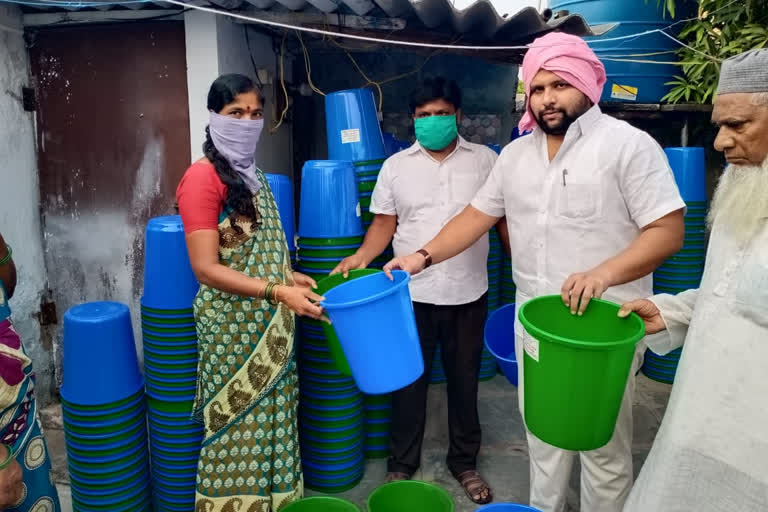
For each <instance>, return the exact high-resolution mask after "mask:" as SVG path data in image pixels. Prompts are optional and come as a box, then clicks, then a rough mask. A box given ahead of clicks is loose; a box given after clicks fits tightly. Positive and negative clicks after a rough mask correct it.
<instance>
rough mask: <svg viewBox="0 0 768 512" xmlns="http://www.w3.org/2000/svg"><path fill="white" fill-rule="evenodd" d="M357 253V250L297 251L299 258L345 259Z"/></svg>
mask: <svg viewBox="0 0 768 512" xmlns="http://www.w3.org/2000/svg"><path fill="white" fill-rule="evenodd" d="M355 252H357V249H299V259H301V258H346V257H347V256H352V255H353V254H355Z"/></svg>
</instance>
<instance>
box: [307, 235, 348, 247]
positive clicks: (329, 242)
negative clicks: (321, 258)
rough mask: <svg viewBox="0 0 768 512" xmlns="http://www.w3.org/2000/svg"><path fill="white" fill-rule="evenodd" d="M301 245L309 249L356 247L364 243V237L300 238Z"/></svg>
mask: <svg viewBox="0 0 768 512" xmlns="http://www.w3.org/2000/svg"><path fill="white" fill-rule="evenodd" d="M299 241H300V245H303V246H307V247H310V246H311V247H326V246H339V245H342V246H343V245H356V244H362V243H363V237H362V236H352V237H347V238H300V239H299Z"/></svg>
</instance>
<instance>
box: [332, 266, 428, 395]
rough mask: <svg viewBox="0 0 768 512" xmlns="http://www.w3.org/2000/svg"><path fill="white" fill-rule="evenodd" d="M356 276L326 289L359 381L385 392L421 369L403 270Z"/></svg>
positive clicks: (416, 375) (373, 392)
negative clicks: (390, 277)
mask: <svg viewBox="0 0 768 512" xmlns="http://www.w3.org/2000/svg"><path fill="white" fill-rule="evenodd" d="M393 277H394V281H390V280H389V278H387V276H386V275H384V274H383V273H376V274H370V275H367V276H362V277H358V278H357V279H353V280H350V281H348V282H346V283H344V284H341V285H339V286H336V287H335V288H332V289H331V290H328V291H327V292H326V293H325V302H324V303H323V307H324V308H325V309H326V311H327V312H328V314H329V315H330V319H331V322H332V323H333V325H334V328H335V330H336V334H337V335H338V338H339V342H340V343H341V348H342V349H343V350H344V355H345V356H346V358H347V361H348V362H349V366H350V369H351V370H352V376H353V377H354V379H355V382H356V383H357V385H358V387H359V388H360V389H361V390H362V391H363V392H364V393H368V394H371V395H376V394H383V393H390V392H392V391H395V390H398V389H401V388H403V387H405V386H407V385H409V384H411V383H412V382H414V381H416V379H418V378H419V377H420V376H421V375H422V373H424V360H423V357H422V354H421V345H420V343H419V334H418V331H417V329H416V318H415V315H414V312H413V303H412V302H411V295H410V292H409V290H408V282H409V281H410V276H409V275H408V273H407V272H403V271H400V270H396V271H394V272H393Z"/></svg>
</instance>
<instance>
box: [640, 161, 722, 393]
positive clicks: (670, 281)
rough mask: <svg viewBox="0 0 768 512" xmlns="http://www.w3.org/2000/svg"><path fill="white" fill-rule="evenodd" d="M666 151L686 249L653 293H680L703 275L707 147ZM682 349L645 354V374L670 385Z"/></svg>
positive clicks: (664, 269) (661, 274)
mask: <svg viewBox="0 0 768 512" xmlns="http://www.w3.org/2000/svg"><path fill="white" fill-rule="evenodd" d="M664 152H665V153H666V154H667V158H668V159H669V165H670V166H671V167H672V171H673V173H674V175H675V181H676V182H677V187H678V188H679V190H680V195H681V196H682V198H683V200H684V201H685V204H686V206H687V211H686V214H685V240H684V241H683V248H682V249H681V250H680V252H678V253H677V254H675V255H674V256H672V257H670V258H669V259H668V260H667V261H665V262H664V263H663V264H662V265H661V266H660V267H659V268H658V269H656V271H655V272H654V273H653V291H654V293H671V294H678V293H680V292H682V291H685V290H688V289H690V288H698V287H699V285H700V284H701V277H702V275H703V274H704V259H705V256H706V251H707V240H706V236H707V232H706V230H707V191H706V162H705V158H704V148H698V147H694V148H666V149H665V150H664ZM681 353H682V348H679V349H677V350H673V351H672V352H670V353H669V354H667V355H664V356H660V355H658V354H656V353H654V352H653V351H652V350H650V349H649V350H647V351H646V353H645V362H644V363H643V368H642V371H643V373H644V374H645V375H646V376H648V377H649V378H651V379H654V380H657V381H660V382H665V383H668V384H671V383H672V382H673V381H674V379H675V373H676V372H677V365H678V363H679V361H680V355H681Z"/></svg>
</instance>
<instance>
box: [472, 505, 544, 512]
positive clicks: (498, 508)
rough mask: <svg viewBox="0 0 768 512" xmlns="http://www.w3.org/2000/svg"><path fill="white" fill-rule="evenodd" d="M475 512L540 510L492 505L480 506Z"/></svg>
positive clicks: (526, 511) (521, 506) (527, 511)
mask: <svg viewBox="0 0 768 512" xmlns="http://www.w3.org/2000/svg"><path fill="white" fill-rule="evenodd" d="M475 512H541V510H539V509H537V508H533V507H529V506H528V505H518V504H515V503H493V504H491V505H485V506H482V507H480V508H478V509H476V510H475Z"/></svg>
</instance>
